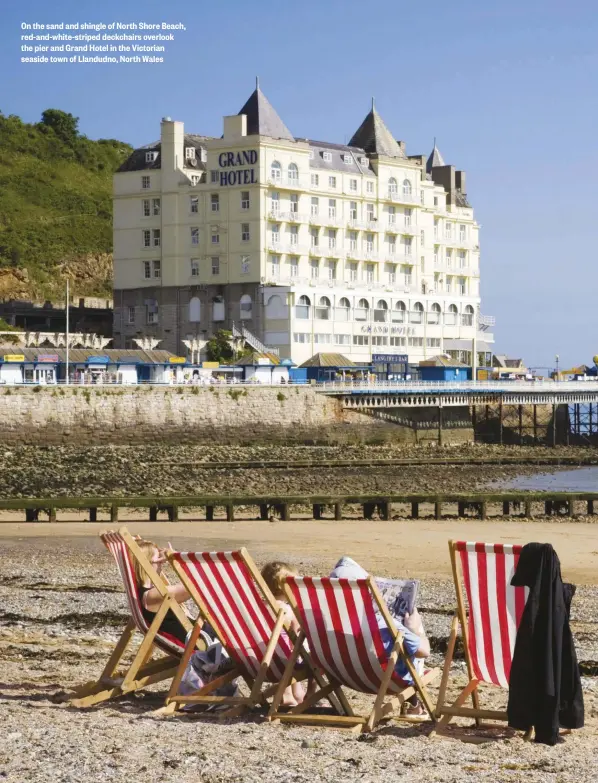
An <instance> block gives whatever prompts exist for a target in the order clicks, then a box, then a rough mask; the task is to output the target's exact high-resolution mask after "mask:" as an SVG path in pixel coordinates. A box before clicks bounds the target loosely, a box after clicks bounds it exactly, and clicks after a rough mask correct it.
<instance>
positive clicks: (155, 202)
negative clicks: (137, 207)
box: [152, 198, 160, 217]
mask: <svg viewBox="0 0 598 783" xmlns="http://www.w3.org/2000/svg"><path fill="white" fill-rule="evenodd" d="M152 214H153V215H154V217H157V216H158V215H159V214H160V199H159V198H154V199H152Z"/></svg>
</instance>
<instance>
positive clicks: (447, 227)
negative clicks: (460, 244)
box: [444, 223, 453, 239]
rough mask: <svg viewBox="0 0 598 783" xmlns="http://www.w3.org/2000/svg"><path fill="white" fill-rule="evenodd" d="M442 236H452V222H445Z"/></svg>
mask: <svg viewBox="0 0 598 783" xmlns="http://www.w3.org/2000/svg"><path fill="white" fill-rule="evenodd" d="M444 236H445V237H446V238H447V239H450V238H451V237H452V236H453V224H452V223H446V225H445V227H444Z"/></svg>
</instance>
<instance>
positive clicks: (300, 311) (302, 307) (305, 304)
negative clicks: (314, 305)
mask: <svg viewBox="0 0 598 783" xmlns="http://www.w3.org/2000/svg"><path fill="white" fill-rule="evenodd" d="M310 309H311V302H310V299H309V296H305V295H303V296H300V297H299V302H298V303H297V305H296V306H295V317H296V318H309V316H310Z"/></svg>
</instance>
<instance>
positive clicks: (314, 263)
mask: <svg viewBox="0 0 598 783" xmlns="http://www.w3.org/2000/svg"><path fill="white" fill-rule="evenodd" d="M309 266H310V276H311V279H312V280H317V279H318V277H320V262H319V261H318V260H317V258H312V260H311V261H310V262H309Z"/></svg>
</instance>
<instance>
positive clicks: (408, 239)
mask: <svg viewBox="0 0 598 783" xmlns="http://www.w3.org/2000/svg"><path fill="white" fill-rule="evenodd" d="M403 243H404V245H405V255H406V256H410V255H411V251H412V250H413V239H412V238H411V237H403Z"/></svg>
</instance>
